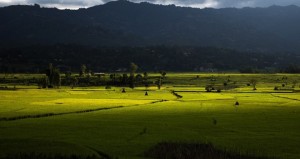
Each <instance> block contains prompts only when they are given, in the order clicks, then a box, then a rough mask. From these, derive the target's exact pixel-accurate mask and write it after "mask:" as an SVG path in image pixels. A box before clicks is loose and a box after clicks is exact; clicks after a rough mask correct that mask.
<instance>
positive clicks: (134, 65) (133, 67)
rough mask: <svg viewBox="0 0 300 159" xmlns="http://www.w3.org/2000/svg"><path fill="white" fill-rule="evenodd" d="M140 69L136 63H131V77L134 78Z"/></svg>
mask: <svg viewBox="0 0 300 159" xmlns="http://www.w3.org/2000/svg"><path fill="white" fill-rule="evenodd" d="M138 68H139V67H138V66H137V65H136V64H135V63H133V62H132V63H130V76H133V77H134V74H135V72H136V70H137V69H138Z"/></svg>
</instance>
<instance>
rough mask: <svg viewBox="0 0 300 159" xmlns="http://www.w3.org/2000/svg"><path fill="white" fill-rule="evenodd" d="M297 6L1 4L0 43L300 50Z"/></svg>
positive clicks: (299, 10)
mask: <svg viewBox="0 0 300 159" xmlns="http://www.w3.org/2000/svg"><path fill="white" fill-rule="evenodd" d="M299 35H300V8H299V7H297V6H287V7H279V6H272V7H269V8H243V9H236V8H224V9H194V8H183V7H176V6H174V5H171V6H162V5H154V4H150V3H145V2H144V3H132V2H128V1H124V0H122V1H113V2H109V3H107V4H104V5H99V6H94V7H91V8H88V9H79V10H58V9H55V8H41V7H40V6H38V5H35V6H9V7H4V8H0V45H1V46H2V47H3V46H13V47H14V46H19V45H32V44H47V45H48V44H49V45H52V44H57V43H62V44H81V45H87V46H147V45H148V46H149V45H171V46H173V45H177V46H197V47H198V46H200V47H203V46H212V47H220V48H231V49H237V50H242V51H258V52H294V53H297V52H299V50H300V36H299Z"/></svg>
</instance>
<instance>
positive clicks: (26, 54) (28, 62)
mask: <svg viewBox="0 0 300 159" xmlns="http://www.w3.org/2000/svg"><path fill="white" fill-rule="evenodd" d="M187 51H189V54H188V56H185V53H186V52H187ZM41 52H42V53H41ZM20 55H22V56H21V57H20ZM249 57H255V58H256V59H258V60H257V61H253V60H252V59H251V58H249ZM297 57H298V55H296V54H277V55H272V54H265V53H259V52H257V53H255V52H239V51H235V50H229V49H222V48H212V47H187V46H186V47H179V46H176V47H166V46H152V47H100V48H88V47H85V46H79V45H50V46H40V45H33V46H28V47H18V48H0V58H1V59H2V60H1V63H0V72H6V73H12V72H32V73H36V72H40V73H41V72H42V71H41V70H44V69H45V67H46V63H53V65H55V66H56V67H57V68H59V70H60V71H62V72H67V71H70V70H72V71H73V72H81V73H80V74H81V75H83V74H86V73H87V72H86V71H87V69H86V67H82V68H81V67H78V65H79V64H80V63H88V64H89V65H88V66H89V68H88V69H89V70H93V71H94V72H115V71H117V70H119V69H121V70H123V69H124V68H128V63H130V62H131V61H138V62H139V70H140V71H160V70H162V69H163V70H166V71H201V72H208V71H210V70H212V69H213V70H215V71H226V70H229V71H230V70H238V69H239V68H241V67H249V66H251V67H255V68H257V69H259V70H260V71H261V72H263V70H265V68H266V67H270V68H274V69H275V70H276V69H277V70H280V69H282V68H285V67H286V66H288V65H289V64H290V63H295V64H298V65H300V60H299V59H298V58H297ZM55 59H60V60H55ZM70 59H72V60H70ZM265 71H267V70H265ZM121 72H125V71H121ZM164 72H165V71H164Z"/></svg>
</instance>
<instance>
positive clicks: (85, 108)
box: [0, 73, 300, 159]
mask: <svg viewBox="0 0 300 159" xmlns="http://www.w3.org/2000/svg"><path fill="white" fill-rule="evenodd" d="M157 75H158V74H153V76H157ZM1 76H4V75H1ZM1 76H0V78H2V77H1ZM14 76H22V77H23V78H26V75H14ZM32 76H33V75H32ZM251 79H255V80H256V81H257V84H256V90H253V85H252V84H250V83H249V81H251ZM296 81H300V75H298V74H294V75H291V74H196V73H170V74H167V76H166V78H165V80H164V81H163V85H162V87H161V89H160V90H159V89H157V88H156V87H154V86H152V87H149V88H147V93H148V96H146V95H145V92H146V88H145V87H136V88H134V89H131V88H125V89H126V93H122V88H123V87H112V88H111V89H105V87H104V86H99V87H75V88H74V89H71V88H69V87H61V88H60V89H38V87H37V86H35V85H30V86H25V85H17V86H15V85H12V84H10V85H5V84H1V88H2V87H4V86H5V87H7V88H13V87H14V88H16V89H1V90H0V158H5V157H7V156H9V155H12V154H18V153H42V154H50V155H51V154H66V155H71V154H76V155H81V156H85V155H96V156H99V154H100V155H101V154H102V155H104V156H106V158H126V159H127V158H133V159H134V158H136V159H138V158H146V157H145V155H144V154H145V152H146V151H147V150H148V149H150V148H151V147H153V146H155V145H156V144H158V143H160V142H180V143H211V144H212V145H214V146H215V147H216V148H218V149H220V150H226V151H232V152H238V153H241V154H251V155H253V156H261V157H270V158H278V159H299V158H300V88H299V84H298V83H297V82H296ZM224 83H226V86H225V84H224ZM208 84H209V85H214V86H216V87H218V86H219V87H222V91H220V92H217V91H212V92H207V91H206V90H205V87H206V85H208ZM275 87H277V89H276V90H275V89H274V88H275ZM174 93H175V94H174ZM178 95H179V96H180V97H179V96H178Z"/></svg>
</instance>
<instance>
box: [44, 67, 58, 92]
mask: <svg viewBox="0 0 300 159" xmlns="http://www.w3.org/2000/svg"><path fill="white" fill-rule="evenodd" d="M46 76H47V78H48V80H47V81H48V82H47V83H48V88H54V87H57V88H59V87H60V85H61V77H60V72H59V69H57V68H55V67H54V66H53V65H52V63H50V64H49V67H48V69H47V70H46Z"/></svg>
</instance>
